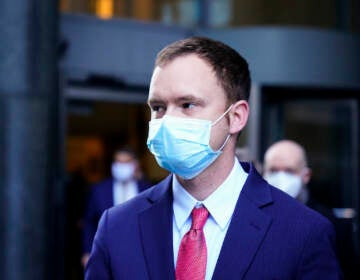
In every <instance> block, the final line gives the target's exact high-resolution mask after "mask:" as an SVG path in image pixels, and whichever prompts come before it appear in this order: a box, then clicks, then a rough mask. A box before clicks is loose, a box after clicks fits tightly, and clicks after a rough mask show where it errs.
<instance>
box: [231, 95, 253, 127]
mask: <svg viewBox="0 0 360 280" xmlns="http://www.w3.org/2000/svg"><path fill="white" fill-rule="evenodd" d="M248 117H249V104H248V103H247V102H246V101H245V100H239V101H238V102H236V103H234V104H233V106H232V108H231V110H230V112H229V119H230V128H229V133H231V134H236V133H239V132H240V131H241V130H242V129H243V128H244V127H245V125H246V123H247V120H248Z"/></svg>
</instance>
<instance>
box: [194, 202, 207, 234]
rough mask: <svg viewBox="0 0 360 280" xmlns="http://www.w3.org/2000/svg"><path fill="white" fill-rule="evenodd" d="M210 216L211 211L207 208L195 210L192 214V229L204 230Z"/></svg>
mask: <svg viewBox="0 0 360 280" xmlns="http://www.w3.org/2000/svg"><path fill="white" fill-rule="evenodd" d="M208 216H209V211H208V210H207V209H206V208H205V207H199V208H194V209H193V210H192V212H191V218H192V224H191V229H196V230H202V229H203V227H204V225H205V222H206V220H207V218H208Z"/></svg>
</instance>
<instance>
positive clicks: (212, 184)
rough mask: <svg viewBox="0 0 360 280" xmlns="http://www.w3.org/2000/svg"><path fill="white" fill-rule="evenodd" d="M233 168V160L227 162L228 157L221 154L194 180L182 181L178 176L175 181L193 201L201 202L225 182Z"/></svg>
mask: <svg viewBox="0 0 360 280" xmlns="http://www.w3.org/2000/svg"><path fill="white" fill-rule="evenodd" d="M233 158H234V156H233ZM233 167H234V160H229V156H226V155H225V154H222V155H220V156H219V158H217V160H216V161H215V162H214V163H213V164H211V165H210V166H209V167H208V168H207V169H205V170H204V171H203V172H202V173H200V174H199V175H198V176H197V177H195V178H194V179H191V180H184V179H183V178H180V177H178V176H177V179H178V181H179V183H180V184H181V185H182V186H183V187H184V189H186V190H187V191H188V192H189V193H190V194H191V195H192V196H193V197H194V198H195V199H197V200H198V201H203V200H205V199H206V198H207V197H208V196H209V195H211V194H212V193H213V192H214V191H215V190H216V189H217V188H218V187H219V186H220V185H221V184H222V183H223V182H224V181H225V180H226V178H227V177H228V176H229V174H230V172H231V170H232V168H233Z"/></svg>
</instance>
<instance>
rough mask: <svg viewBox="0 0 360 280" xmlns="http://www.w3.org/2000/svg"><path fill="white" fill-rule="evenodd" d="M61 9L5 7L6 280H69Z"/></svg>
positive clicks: (30, 0) (43, 4)
mask: <svg viewBox="0 0 360 280" xmlns="http://www.w3.org/2000/svg"><path fill="white" fill-rule="evenodd" d="M57 5H58V4H57V1H48V0H26V1H23V0H2V1H1V9H0V42H1V43H0V248H1V250H0V279H7V280H15V279H16V280H20V279H28V280H30V279H34V280H35V279H36V280H41V279H58V278H57V276H56V275H59V276H60V275H61V268H60V267H59V265H61V262H62V261H61V258H62V255H61V253H59V247H60V246H61V240H60V239H59V240H55V237H56V235H55V233H57V232H59V231H61V229H60V228H58V225H59V217H58V216H57V213H58V212H57V211H58V210H59V202H58V201H59V200H58V198H59V190H60V188H59V184H57V182H58V181H57V179H58V175H59V172H58V170H59V168H58V167H59V161H58V157H57V154H58V153H57V139H59V135H58V125H57V124H58V113H57V112H58V110H57V104H58V102H57V100H58V96H59V95H58V93H59V91H58V70H57V59H58V58H57V56H58V54H57V44H58V31H57V28H58V27H57V26H58V22H57V21H58V11H57ZM59 245H60V246H59Z"/></svg>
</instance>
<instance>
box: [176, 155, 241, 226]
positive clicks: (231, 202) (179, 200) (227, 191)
mask: <svg viewBox="0 0 360 280" xmlns="http://www.w3.org/2000/svg"><path fill="white" fill-rule="evenodd" d="M234 162H235V163H234V166H233V168H232V170H231V172H230V174H229V176H228V177H227V178H226V179H225V181H224V182H223V183H222V184H221V185H220V186H219V187H218V188H217V189H216V190H215V191H214V192H213V193H212V194H211V195H210V196H209V197H207V198H206V199H205V200H204V201H197V200H196V199H195V198H194V197H193V196H191V195H190V194H189V193H188V192H187V191H186V190H185V189H184V188H183V187H182V186H181V184H180V183H179V181H178V180H177V179H176V176H175V175H173V186H172V187H173V195H174V202H173V209H174V218H175V223H176V226H177V227H178V229H181V228H182V227H183V226H184V224H185V222H186V220H187V219H188V218H189V216H190V214H191V211H192V209H193V208H194V207H195V206H197V205H200V204H203V205H204V206H205V207H206V208H207V209H208V211H209V213H210V216H211V217H212V218H213V219H214V220H215V222H216V223H217V224H218V225H219V227H220V228H221V229H222V230H223V229H225V228H226V226H227V224H228V223H229V221H230V218H231V216H232V213H233V212H234V209H235V206H236V202H237V200H238V197H239V195H240V192H241V190H242V188H243V185H244V183H245V181H246V178H247V175H248V174H247V173H246V172H245V171H244V170H243V169H242V167H241V165H240V163H239V162H238V160H237V159H235V161H234Z"/></svg>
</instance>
